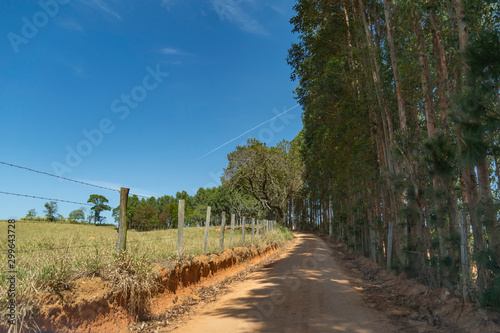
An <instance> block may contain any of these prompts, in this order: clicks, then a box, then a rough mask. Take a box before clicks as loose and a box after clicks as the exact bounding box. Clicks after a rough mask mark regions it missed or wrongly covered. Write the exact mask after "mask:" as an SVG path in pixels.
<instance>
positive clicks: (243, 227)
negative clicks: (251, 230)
mask: <svg viewBox="0 0 500 333" xmlns="http://www.w3.org/2000/svg"><path fill="white" fill-rule="evenodd" d="M241 240H242V241H243V246H245V217H244V216H243V218H242V220H241Z"/></svg>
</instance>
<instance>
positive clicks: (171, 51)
mask: <svg viewBox="0 0 500 333" xmlns="http://www.w3.org/2000/svg"><path fill="white" fill-rule="evenodd" d="M161 53H163V54H165V55H179V54H182V52H181V51H180V50H177V49H173V48H170V47H165V48H163V49H161Z"/></svg>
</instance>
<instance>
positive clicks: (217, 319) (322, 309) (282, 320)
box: [174, 233, 398, 333]
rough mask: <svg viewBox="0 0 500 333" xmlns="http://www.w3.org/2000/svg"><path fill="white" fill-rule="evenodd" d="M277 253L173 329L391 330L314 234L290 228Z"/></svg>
mask: <svg viewBox="0 0 500 333" xmlns="http://www.w3.org/2000/svg"><path fill="white" fill-rule="evenodd" d="M296 237H297V240H296V242H294V245H293V246H292V247H291V248H290V249H289V250H288V251H287V252H286V253H284V254H283V256H282V258H281V259H279V260H277V261H274V262H273V263H271V264H269V265H267V266H264V268H263V269H262V270H260V271H258V272H255V273H252V274H251V275H249V276H248V278H247V279H246V280H245V281H242V282H238V283H236V284H235V285H234V286H233V288H232V289H233V290H234V292H232V293H229V294H226V295H223V296H222V297H220V298H219V299H218V301H216V302H213V303H209V304H205V305H203V306H201V307H200V308H198V309H197V311H196V312H197V314H196V315H194V316H193V317H191V318H190V320H189V321H188V322H186V323H184V324H182V325H181V326H179V327H178V328H177V329H176V330H175V331H174V332H179V333H180V332H182V333H189V332H193V333H194V332H196V333H199V332H218V333H221V332H231V333H233V332H241V333H243V332H359V333H369V332H394V331H397V330H398V329H397V328H396V327H394V326H393V325H392V324H391V321H390V320H389V318H387V317H386V316H385V315H384V313H383V312H380V311H377V310H374V309H371V308H369V307H367V306H366V305H365V304H364V303H363V301H362V299H361V293H360V291H359V290H357V289H356V287H354V286H353V285H351V284H350V283H349V280H348V277H347V276H346V275H345V274H344V273H343V272H342V270H341V267H340V266H339V265H338V264H337V263H336V262H335V261H334V258H333V257H332V253H331V250H330V249H329V247H328V245H327V244H326V243H325V241H323V240H322V239H320V238H319V237H316V236H314V235H310V234H302V233H299V234H296Z"/></svg>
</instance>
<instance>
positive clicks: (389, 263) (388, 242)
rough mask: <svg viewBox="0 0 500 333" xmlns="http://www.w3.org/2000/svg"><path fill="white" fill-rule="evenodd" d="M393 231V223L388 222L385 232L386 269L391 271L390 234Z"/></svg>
mask: <svg viewBox="0 0 500 333" xmlns="http://www.w3.org/2000/svg"><path fill="white" fill-rule="evenodd" d="M393 229H394V222H392V221H390V222H389V229H388V230H387V269H388V270H391V261H392V232H393Z"/></svg>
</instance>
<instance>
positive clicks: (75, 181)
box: [0, 161, 151, 199]
mask: <svg viewBox="0 0 500 333" xmlns="http://www.w3.org/2000/svg"><path fill="white" fill-rule="evenodd" d="M0 164H3V165H7V166H11V167H14V168H19V169H24V170H28V171H31V172H36V173H39V174H42V175H46V176H50V177H55V178H59V179H63V180H67V181H70V182H74V183H77V184H82V185H87V186H92V187H97V188H101V189H103V190H108V191H116V192H120V190H117V189H114V188H109V187H105V186H100V185H95V184H90V183H86V182H82V181H80V180H75V179H71V178H67V177H62V176H58V175H54V174H51V173H48V172H44V171H39V170H35V169H31V168H27V167H23V166H20V165H16V164H12V163H7V162H2V161H0ZM130 195H136V196H138V197H141V198H146V199H149V198H151V197H148V196H146V195H141V194H130Z"/></svg>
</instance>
